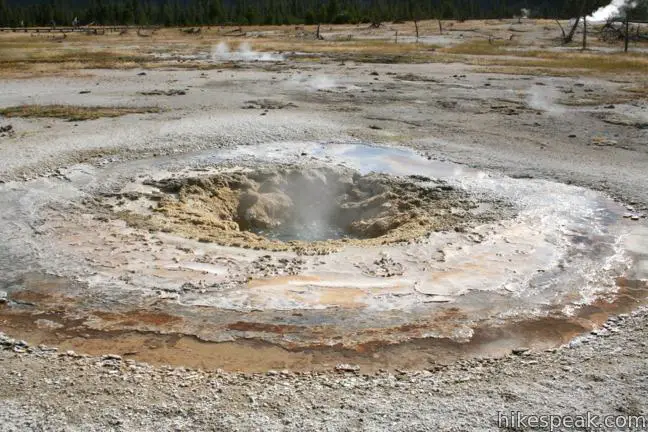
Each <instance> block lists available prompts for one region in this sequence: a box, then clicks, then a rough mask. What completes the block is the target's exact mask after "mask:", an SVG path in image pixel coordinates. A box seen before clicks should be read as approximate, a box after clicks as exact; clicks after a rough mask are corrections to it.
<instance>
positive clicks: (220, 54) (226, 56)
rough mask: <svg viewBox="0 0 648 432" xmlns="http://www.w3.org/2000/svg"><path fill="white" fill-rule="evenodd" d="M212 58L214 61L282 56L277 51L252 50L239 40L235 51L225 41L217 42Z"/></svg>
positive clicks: (255, 59) (278, 59)
mask: <svg viewBox="0 0 648 432" xmlns="http://www.w3.org/2000/svg"><path fill="white" fill-rule="evenodd" d="M212 59H213V60H214V61H242V62H253V61H263V62H272V61H282V60H284V56H283V55H281V54H278V53H268V52H258V51H254V50H253V49H252V47H251V46H250V44H249V43H247V42H241V44H240V45H239V46H238V49H237V50H236V51H232V50H231V49H230V46H229V45H228V44H227V42H219V43H218V45H216V46H215V47H214V48H213V49H212Z"/></svg>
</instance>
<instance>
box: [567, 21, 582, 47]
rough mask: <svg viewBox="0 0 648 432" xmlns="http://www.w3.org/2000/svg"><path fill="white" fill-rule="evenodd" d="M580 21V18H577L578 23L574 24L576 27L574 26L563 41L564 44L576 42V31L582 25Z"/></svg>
mask: <svg viewBox="0 0 648 432" xmlns="http://www.w3.org/2000/svg"><path fill="white" fill-rule="evenodd" d="M580 19H581V17H580V16H579V17H578V18H576V21H575V22H574V25H573V26H572V28H571V30H569V34H568V35H567V37H566V38H565V39H564V40H563V44H568V43H570V42H571V41H573V40H574V34H576V29H577V28H578V24H580Z"/></svg>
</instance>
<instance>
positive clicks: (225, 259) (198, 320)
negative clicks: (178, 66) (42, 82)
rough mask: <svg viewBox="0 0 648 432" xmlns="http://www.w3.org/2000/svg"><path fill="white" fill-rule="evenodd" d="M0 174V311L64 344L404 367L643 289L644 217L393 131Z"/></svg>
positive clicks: (202, 360)
mask: <svg viewBox="0 0 648 432" xmlns="http://www.w3.org/2000/svg"><path fill="white" fill-rule="evenodd" d="M143 167H146V173H145V174H144V173H143V174H140V175H138V176H136V177H134V176H133V175H132V173H134V172H142V171H143ZM549 191H550V193H549ZM1 192H2V194H1V196H2V197H3V198H2V199H3V201H4V203H6V204H7V205H11V206H14V214H18V215H22V218H23V220H22V221H23V222H24V223H25V225H21V226H22V227H23V228H21V230H22V231H20V232H19V231H16V230H15V229H13V230H10V231H5V233H4V234H5V236H6V238H7V239H9V241H8V242H7V248H5V249H4V250H3V255H2V257H0V259H1V261H0V262H1V263H2V266H3V270H5V274H7V275H8V280H9V281H10V282H9V283H7V284H5V287H4V288H2V289H3V291H6V292H7V301H6V304H5V305H4V306H3V307H2V309H1V310H0V314H1V315H2V319H3V321H4V322H5V324H6V327H8V328H9V329H11V330H15V333H16V334H17V335H21V336H24V337H26V338H28V339H30V340H32V341H37V342H44V343H52V342H54V343H56V344H57V345H59V346H61V347H68V348H72V349H75V350H78V351H82V352H90V353H96V354H100V353H102V352H104V351H113V352H114V351H118V352H119V353H120V354H125V355H130V356H133V357H135V358H139V359H143V360H147V361H150V362H154V363H162V364H164V363H172V364H189V365H194V366H204V367H225V368H228V369H232V370H236V369H241V370H266V369H268V368H278V367H289V368H291V369H321V368H324V369H326V368H330V367H331V365H334V364H337V363H339V362H340V361H343V362H353V363H357V364H363V365H366V366H367V367H370V368H379V367H404V366H406V367H413V368H416V367H420V365H423V364H427V363H429V362H430V361H449V360H452V359H456V358H461V357H466V356H469V357H470V356H475V355H500V354H503V353H506V352H509V351H510V349H512V348H514V347H516V346H521V345H524V346H532V347H551V346H555V345H558V344H561V343H564V342H566V341H568V340H569V339H570V338H571V337H573V336H574V335H576V334H578V333H580V332H582V331H585V330H587V329H590V328H593V327H594V326H595V325H596V323H597V322H600V321H601V320H604V319H605V317H606V316H607V314H608V313H610V312H613V311H619V310H624V308H628V307H630V306H629V305H636V304H639V303H640V302H642V299H643V291H644V290H643V289H634V290H630V291H632V292H630V291H629V289H630V288H632V287H635V285H636V283H635V282H632V281H636V280H639V279H641V278H642V277H643V276H642V272H643V270H642V269H643V267H642V266H643V264H642V262H643V261H641V256H640V255H637V254H636V253H635V252H633V251H635V250H637V246H636V239H637V238H642V236H645V233H643V232H642V231H641V230H640V226H638V225H637V224H634V225H633V224H631V223H629V222H628V221H627V220H626V219H624V218H623V217H622V215H623V209H622V208H621V207H619V206H618V205H617V204H615V203H614V202H612V201H610V200H608V199H606V198H605V197H604V196H602V195H599V194H597V193H595V192H592V191H587V190H585V189H581V188H577V187H573V186H566V185H560V184H557V183H551V182H546V181H535V180H528V179H511V178H508V177H504V176H498V175H494V174H489V173H486V172H482V171H479V170H472V169H466V168H463V167H460V166H458V165H453V164H449V163H440V162H435V161H429V160H427V159H426V158H424V157H421V156H419V155H418V154H416V153H415V152H413V151H410V150H405V149H398V148H381V147H376V146H368V145H363V144H337V145H335V144H328V145H322V144H318V143H300V144H299V145H295V144H290V143H288V144H282V143H278V144H271V145H259V146H246V147H237V148H234V149H231V150H228V151H219V152H217V153H215V152H211V151H209V152H200V153H194V154H189V155H184V156H179V157H156V158H152V159H147V160H140V161H135V162H128V163H122V164H115V165H113V166H110V167H106V168H97V167H91V166H83V165H81V166H77V167H75V168H73V169H71V170H69V171H68V172H67V173H66V176H65V179H57V178H49V179H40V180H34V181H32V182H27V183H23V184H6V185H2V186H1ZM18 196H21V197H22V198H21V199H17V197H18ZM21 206H22V207H21ZM33 208H37V209H38V211H36V212H33V211H32V209H33ZM26 210H28V211H26ZM2 226H3V228H7V229H8V228H9V227H13V228H15V224H13V223H11V224H10V223H8V221H5V223H3V225H2ZM24 236H27V237H28V238H31V239H33V240H32V241H31V242H30V243H27V244H28V245H30V246H29V247H25V243H24V242H21V241H19V240H20V239H23V240H24V238H25V237H24ZM628 239H632V241H630V242H629V241H628ZM633 242H634V243H633ZM639 249H640V248H639ZM621 277H625V279H619V278H621ZM620 280H623V281H631V282H623V283H620V282H619V281H620ZM637 283H638V284H639V285H637V286H638V287H643V285H641V283H640V282H637ZM633 284H634V285H633Z"/></svg>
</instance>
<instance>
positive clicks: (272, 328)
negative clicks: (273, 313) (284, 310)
mask: <svg viewBox="0 0 648 432" xmlns="http://www.w3.org/2000/svg"><path fill="white" fill-rule="evenodd" d="M300 329H301V327H299V326H294V325H283V324H265V323H256V322H248V321H237V322H235V323H232V324H229V325H228V326H227V330H236V331H250V332H262V333H277V334H284V333H294V332H296V331H298V330H300Z"/></svg>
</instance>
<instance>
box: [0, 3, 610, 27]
mask: <svg viewBox="0 0 648 432" xmlns="http://www.w3.org/2000/svg"><path fill="white" fill-rule="evenodd" d="M605 3H607V1H601V0H544V1H532V0H44V1H32V2H31V3H30V2H29V1H25V0H13V1H12V0H0V26H8V27H20V26H52V25H59V26H71V25H91V24H94V25H137V26H145V25H161V26H197V25H224V24H236V25H248V24H251V25H263V24H273V25H276V24H315V23H332V24H346V23H379V22H383V21H406V20H412V19H415V20H423V19H458V20H463V19H488V18H508V17H513V16H517V15H520V14H521V13H522V12H521V11H522V9H524V10H525V11H528V13H530V14H532V15H533V16H536V17H545V18H569V17H574V16H581V15H583V13H584V12H588V11H591V10H595V9H596V8H597V7H599V6H601V5H604V4H605ZM583 8H586V9H587V11H584V10H583Z"/></svg>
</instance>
